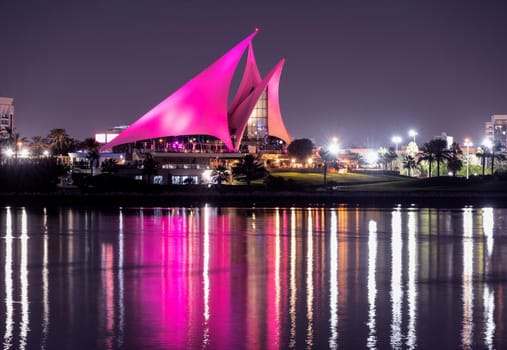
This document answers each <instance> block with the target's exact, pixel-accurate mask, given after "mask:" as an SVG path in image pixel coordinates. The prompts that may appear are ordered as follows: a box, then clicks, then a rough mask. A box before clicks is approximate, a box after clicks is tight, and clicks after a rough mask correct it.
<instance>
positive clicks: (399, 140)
mask: <svg viewBox="0 0 507 350" xmlns="http://www.w3.org/2000/svg"><path fill="white" fill-rule="evenodd" d="M391 141H392V142H393V143H394V144H395V146H396V152H398V145H399V144H400V142H401V141H402V138H401V137H400V136H393V137H392V138H391Z"/></svg>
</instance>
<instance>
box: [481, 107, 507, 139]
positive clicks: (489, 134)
mask: <svg viewBox="0 0 507 350" xmlns="http://www.w3.org/2000/svg"><path fill="white" fill-rule="evenodd" d="M484 136H485V137H486V138H487V139H489V140H491V141H493V142H494V143H496V142H499V143H501V144H502V145H503V146H506V145H507V114H495V115H492V116H491V121H489V122H486V123H484Z"/></svg>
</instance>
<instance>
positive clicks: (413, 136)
mask: <svg viewBox="0 0 507 350" xmlns="http://www.w3.org/2000/svg"><path fill="white" fill-rule="evenodd" d="M417 135H419V134H418V133H417V131H415V130H413V129H411V130H409V131H408V136H410V137H412V138H413V139H414V142H415V137H416V136H417Z"/></svg>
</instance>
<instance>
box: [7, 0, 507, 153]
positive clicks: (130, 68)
mask: <svg viewBox="0 0 507 350" xmlns="http://www.w3.org/2000/svg"><path fill="white" fill-rule="evenodd" d="M0 19H1V20H0V43H1V46H0V47H1V49H0V96H8V97H14V99H15V108H16V119H15V124H16V125H15V126H16V129H17V132H19V133H20V134H21V136H25V137H27V138H31V137H33V136H36V135H41V136H45V135H47V134H48V132H49V130H50V129H53V128H65V129H66V130H67V132H68V133H69V134H70V136H72V137H75V138H78V139H84V138H86V137H90V136H92V135H94V133H95V132H97V131H104V130H107V129H108V128H110V127H112V126H115V125H121V124H129V123H132V122H134V121H135V120H137V119H138V118H139V117H141V116H142V115H143V114H144V113H145V112H146V111H148V110H149V109H151V108H152V107H153V106H155V105H156V104H158V103H159V102H160V101H161V100H163V99H164V98H165V97H167V96H168V95H170V94H171V93H172V92H174V91H175V90H176V89H178V88H179V87H180V86H181V85H183V84H184V83H186V82H187V81H188V80H189V79H191V78H192V77H193V76H194V75H196V74H197V73H198V72H200V71H201V70H202V69H204V68H205V67H207V66H208V65H209V64H211V63H212V62H214V61H215V60H216V59H218V58H219V57H220V56H221V55H222V54H224V53H225V52H226V51H227V50H229V49H230V48H232V47H233V46H234V45H235V44H236V43H237V42H239V41H240V40H242V39H243V38H244V37H246V36H247V35H248V34H250V33H251V32H252V31H253V30H254V28H255V27H259V28H260V32H259V34H258V35H257V37H256V38H255V39H254V49H255V52H256V57H257V61H258V64H259V67H260V70H261V75H265V74H266V73H267V72H268V70H269V69H270V68H271V67H272V66H274V65H275V63H276V62H277V61H278V59H279V58H281V57H286V59H287V62H286V65H285V68H284V71H283V74H282V79H281V82H280V102H281V107H282V114H283V117H284V120H285V123H286V126H287V128H288V130H289V132H290V133H291V134H292V135H293V137H296V138H301V137H309V138H312V139H313V140H314V141H315V142H316V143H324V142H326V140H328V139H330V138H331V137H332V136H338V137H339V138H340V140H341V143H342V144H347V145H356V146H372V147H377V146H379V145H388V144H389V143H390V139H391V137H392V136H393V135H394V134H399V135H401V136H402V137H404V139H405V140H408V139H409V137H408V136H407V132H408V130H409V129H410V128H414V129H416V130H417V131H418V132H419V136H418V138H417V140H418V141H427V140H429V139H430V138H432V137H433V136H435V135H439V134H440V133H441V132H442V131H446V132H447V133H448V134H449V135H452V136H454V137H455V139H456V140H457V141H458V142H460V143H462V142H463V141H462V140H463V139H464V138H465V137H466V136H470V137H472V138H473V139H474V141H476V142H478V141H480V140H482V135H483V123H484V122H485V121H487V120H488V119H489V118H490V116H491V115H492V114H507V4H505V1H463V0H462V1H447V0H446V1H442V0H440V1H433V0H430V1H428V0H424V1H415V0H403V1H384V0H371V1H369V0H364V1H361V0H349V1H306V2H300V1H266V0H256V1H195V0H185V1H171V0H144V1H141V0H138V1H132V0H123V1H119V0H100V1H98V0H91V1H89V0H87V1H73V0H70V1H69V0H48V1H24V0H16V1H15V0H0Z"/></svg>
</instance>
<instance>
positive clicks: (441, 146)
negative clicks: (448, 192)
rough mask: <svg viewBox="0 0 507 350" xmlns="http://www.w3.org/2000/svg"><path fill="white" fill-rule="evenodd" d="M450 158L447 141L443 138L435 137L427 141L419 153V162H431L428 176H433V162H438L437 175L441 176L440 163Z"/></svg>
mask: <svg viewBox="0 0 507 350" xmlns="http://www.w3.org/2000/svg"><path fill="white" fill-rule="evenodd" d="M448 158H449V150H448V149H447V141H446V140H443V139H434V140H431V141H429V142H426V143H425V144H424V145H423V147H422V148H421V150H420V152H419V154H418V163H420V162H421V161H423V160H425V161H427V162H428V164H429V173H428V176H429V177H431V166H432V164H433V162H436V163H437V176H440V164H441V163H442V162H444V161H445V160H447V159H448Z"/></svg>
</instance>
